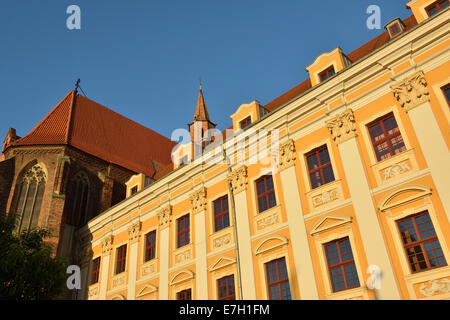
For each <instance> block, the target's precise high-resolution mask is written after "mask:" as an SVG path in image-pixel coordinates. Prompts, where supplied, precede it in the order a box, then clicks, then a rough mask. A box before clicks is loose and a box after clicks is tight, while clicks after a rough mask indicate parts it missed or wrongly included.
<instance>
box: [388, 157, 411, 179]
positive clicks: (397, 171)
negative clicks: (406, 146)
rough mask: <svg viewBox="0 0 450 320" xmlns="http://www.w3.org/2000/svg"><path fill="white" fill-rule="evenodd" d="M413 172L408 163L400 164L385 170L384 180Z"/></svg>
mask: <svg viewBox="0 0 450 320" xmlns="http://www.w3.org/2000/svg"><path fill="white" fill-rule="evenodd" d="M410 170H411V167H410V166H409V164H408V162H406V161H404V162H400V163H397V164H394V165H393V166H390V167H388V168H386V169H384V170H383V179H384V180H389V179H391V178H394V177H396V176H398V175H401V174H403V173H405V172H408V171H410Z"/></svg>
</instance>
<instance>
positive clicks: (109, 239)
mask: <svg viewBox="0 0 450 320" xmlns="http://www.w3.org/2000/svg"><path fill="white" fill-rule="evenodd" d="M113 239H114V238H113V236H112V235H107V236H106V237H105V238H104V239H103V240H102V255H104V256H107V255H110V254H111V250H112V244H113Z"/></svg>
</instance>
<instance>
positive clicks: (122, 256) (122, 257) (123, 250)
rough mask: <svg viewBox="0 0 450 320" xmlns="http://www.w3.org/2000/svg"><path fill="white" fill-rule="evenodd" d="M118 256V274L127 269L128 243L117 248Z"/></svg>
mask: <svg viewBox="0 0 450 320" xmlns="http://www.w3.org/2000/svg"><path fill="white" fill-rule="evenodd" d="M116 257H117V258H116V274H119V273H122V272H124V271H125V263H126V262H127V245H126V244H124V245H123V246H120V247H119V248H117V251H116Z"/></svg>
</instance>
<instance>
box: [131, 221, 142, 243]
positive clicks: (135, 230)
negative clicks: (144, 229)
mask: <svg viewBox="0 0 450 320" xmlns="http://www.w3.org/2000/svg"><path fill="white" fill-rule="evenodd" d="M140 231H141V222H140V221H136V222H134V223H133V224H132V225H131V226H129V227H128V237H129V239H130V242H131V243H133V242H136V241H137V240H138V239H139V232H140Z"/></svg>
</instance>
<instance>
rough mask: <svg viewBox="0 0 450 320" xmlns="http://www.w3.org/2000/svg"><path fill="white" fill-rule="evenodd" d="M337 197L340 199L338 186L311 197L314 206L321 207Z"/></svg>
mask: <svg viewBox="0 0 450 320" xmlns="http://www.w3.org/2000/svg"><path fill="white" fill-rule="evenodd" d="M337 199H339V191H338V190H337V188H335V189H331V190H327V191H325V192H323V193H321V194H319V195H316V196H313V197H311V201H312V205H313V207H314V208H317V207H320V206H322V205H324V204H327V203H330V202H332V201H334V200H337Z"/></svg>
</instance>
